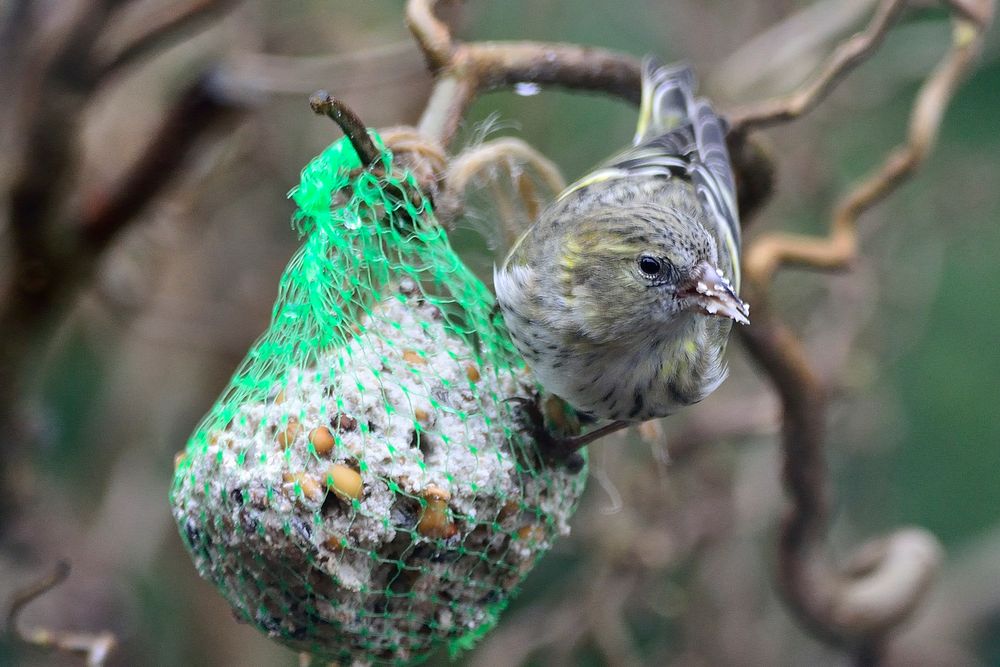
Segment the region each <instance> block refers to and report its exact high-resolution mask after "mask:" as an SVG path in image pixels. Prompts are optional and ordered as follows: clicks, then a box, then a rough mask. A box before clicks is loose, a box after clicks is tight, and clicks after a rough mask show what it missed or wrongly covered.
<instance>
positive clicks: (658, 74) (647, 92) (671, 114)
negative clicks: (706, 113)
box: [632, 56, 697, 146]
mask: <svg viewBox="0 0 1000 667" xmlns="http://www.w3.org/2000/svg"><path fill="white" fill-rule="evenodd" d="M696 85H697V82H696V80H695V76H694V70H692V69H691V66H690V65H688V64H686V63H681V64H675V65H664V64H662V63H661V62H660V61H659V60H658V59H657V58H655V57H653V56H647V57H646V58H645V59H644V60H643V61H642V104H641V105H640V108H639V122H638V124H637V125H636V128H635V139H633V142H632V143H633V144H635V145H636V146H638V145H639V144H641V143H643V142H644V141H646V140H647V139H650V138H652V137H658V136H660V135H663V134H666V133H667V132H670V131H671V130H674V129H676V128H678V127H680V126H682V125H686V124H687V123H689V122H691V120H692V119H693V118H694V117H696V116H697V111H696V103H695V98H694V90H695V87H696Z"/></svg>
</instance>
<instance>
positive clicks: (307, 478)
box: [281, 472, 323, 500]
mask: <svg viewBox="0 0 1000 667" xmlns="http://www.w3.org/2000/svg"><path fill="white" fill-rule="evenodd" d="M281 479H282V481H284V482H285V484H292V485H294V484H298V485H299V488H300V489H302V495H304V496H305V497H306V498H309V499H310V500H322V499H323V489H322V488H320V485H319V482H317V481H316V479H315V478H314V477H312V476H311V475H307V474H305V473H304V472H294V473H293V472H286V473H284V474H283V475H282V476H281ZM292 488H293V489H294V488H295V487H294V486H293V487H292Z"/></svg>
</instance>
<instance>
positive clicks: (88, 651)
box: [6, 561, 117, 667]
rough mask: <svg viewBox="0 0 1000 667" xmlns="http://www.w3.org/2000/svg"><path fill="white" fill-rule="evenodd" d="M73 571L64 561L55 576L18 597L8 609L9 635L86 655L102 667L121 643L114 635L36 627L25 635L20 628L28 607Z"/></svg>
mask: <svg viewBox="0 0 1000 667" xmlns="http://www.w3.org/2000/svg"><path fill="white" fill-rule="evenodd" d="M69 572H70V566H69V563H68V562H66V561H60V562H59V563H57V564H56V567H55V569H54V570H53V572H52V574H50V575H49V576H47V577H45V578H44V579H42V580H41V581H37V582H35V583H32V584H30V585H28V586H26V587H25V588H23V589H22V590H20V591H18V592H17V593H15V594H14V596H13V597H12V598H11V601H10V605H9V606H8V608H7V622H6V631H7V635H8V636H9V637H11V638H12V639H14V640H15V641H18V642H20V643H22V644H26V645H29V646H33V647H35V648H38V649H43V650H46V651H61V652H64V653H72V654H74V655H82V656H84V657H85V658H86V660H87V665H88V666H93V667H99V666H100V665H103V664H104V662H105V661H106V660H107V658H108V655H109V654H110V653H111V651H112V650H114V648H115V645H116V643H117V642H116V640H115V636H114V635H112V634H111V633H110V632H101V633H98V634H86V633H80V632H56V631H53V630H48V629H45V628H36V629H34V630H32V631H31V632H29V633H24V632H22V631H21V629H20V628H19V627H18V618H19V617H20V615H21V612H22V611H23V610H24V608H25V607H26V606H28V605H29V604H30V603H31V602H32V601H34V600H37V599H38V598H39V597H41V596H42V595H45V594H46V593H48V592H49V591H51V590H52V589H53V588H55V587H56V586H58V585H59V584H61V583H62V582H64V581H66V578H67V577H69Z"/></svg>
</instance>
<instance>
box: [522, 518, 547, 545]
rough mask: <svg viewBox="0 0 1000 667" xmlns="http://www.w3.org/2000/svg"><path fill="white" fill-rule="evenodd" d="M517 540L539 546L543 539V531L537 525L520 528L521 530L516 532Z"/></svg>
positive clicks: (532, 524)
mask: <svg viewBox="0 0 1000 667" xmlns="http://www.w3.org/2000/svg"><path fill="white" fill-rule="evenodd" d="M517 539H519V540H521V541H523V542H527V543H528V544H529V545H534V544H541V543H542V541H543V540H544V539H545V530H544V529H542V527H541V526H539V525H538V524H537V523H531V524H528V525H527V526H522V527H521V530H519V531H517Z"/></svg>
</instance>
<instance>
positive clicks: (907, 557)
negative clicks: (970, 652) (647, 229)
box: [740, 2, 988, 657]
mask: <svg viewBox="0 0 1000 667" xmlns="http://www.w3.org/2000/svg"><path fill="white" fill-rule="evenodd" d="M894 11H898V9H897V8H896V7H895V3H893V2H885V3H883V4H882V5H881V7H880V11H879V14H878V16H877V17H876V19H875V20H873V23H872V26H870V27H869V30H868V31H866V33H864V34H866V35H868V38H869V40H879V39H881V37H883V36H884V30H885V29H887V27H888V25H889V22H890V21H891V19H892V13H893V12H894ZM983 15H988V14H983ZM984 28H985V26H984V25H982V24H977V23H972V22H970V21H969V20H968V19H967V15H966V13H964V12H963V13H961V14H960V15H959V17H958V18H956V20H955V31H954V43H953V45H952V48H951V49H950V50H949V51H948V53H947V54H946V55H945V56H944V58H943V60H942V61H941V63H940V65H939V66H938V67H937V68H936V69H935V70H934V72H933V73H932V74H931V75H930V76H929V77H928V78H927V80H926V81H925V83H924V85H923V86H922V87H921V90H920V92H919V94H918V96H917V99H916V101H915V103H914V107H913V113H912V116H911V121H910V128H909V134H908V137H907V141H906V142H905V143H904V144H903V145H902V146H900V147H899V148H897V149H895V150H894V151H892V152H891V153H890V154H889V156H888V157H887V158H886V160H885V161H884V163H883V164H882V166H880V167H879V168H878V169H876V170H875V171H874V173H873V174H872V175H871V176H869V177H868V178H867V179H866V180H864V181H863V182H862V183H861V184H859V185H858V186H857V187H856V188H854V189H853V190H852V191H851V192H850V193H849V194H848V195H847V196H846V197H845V198H844V199H843V200H842V202H841V203H840V204H839V205H838V206H837V208H836V210H835V212H834V215H833V223H832V227H831V231H830V234H829V236H827V237H824V238H808V237H802V236H795V235H789V234H770V235H765V236H762V237H760V238H759V239H757V241H756V242H754V243H753V244H751V245H750V247H749V248H748V249H747V251H746V253H745V262H744V265H745V275H746V278H747V286H746V289H747V290H748V291H749V292H750V300H751V301H752V302H753V303H754V306H755V308H756V310H755V316H754V322H753V325H752V326H750V327H747V328H745V329H741V330H740V333H741V334H742V337H743V340H744V342H745V343H746V345H747V348H748V349H749V351H750V352H751V354H752V355H753V356H754V358H755V359H756V360H757V362H758V363H759V364H760V365H761V367H762V368H763V369H764V371H765V373H767V374H768V375H769V376H770V378H771V380H772V382H773V383H774V385H775V387H776V389H777V391H778V393H779V395H780V396H781V399H782V404H783V406H784V410H785V415H784V432H783V443H784V450H785V466H784V480H785V488H786V490H787V492H788V493H789V495H790V496H791V499H792V505H791V507H790V508H789V511H788V514H787V516H786V518H785V521H784V523H783V527H782V535H781V540H780V543H779V553H778V561H779V572H778V581H779V586H780V588H781V591H782V593H783V595H784V597H785V598H786V600H787V601H788V603H789V605H790V606H791V607H792V608H793V609H794V610H795V611H796V612H797V613H798V615H799V617H800V618H801V619H803V620H804V621H805V622H806V624H807V625H808V626H809V627H810V628H812V630H813V632H814V633H815V634H817V635H818V636H820V637H823V638H825V639H827V640H828V641H830V642H832V643H837V644H846V645H855V646H859V647H860V649H859V651H860V655H862V656H869V657H871V656H873V655H877V654H878V652H879V651H878V647H879V645H880V644H881V642H882V640H883V639H884V636H885V635H886V633H888V632H889V631H890V630H892V629H893V628H895V627H896V626H897V625H898V624H899V623H900V622H901V621H902V620H904V619H905V618H906V617H907V616H908V615H909V613H911V612H912V611H913V609H914V608H916V606H917V605H918V604H919V602H920V601H921V600H922V599H923V596H924V594H925V593H926V591H927V590H928V587H929V584H930V581H931V579H932V577H933V575H934V573H935V572H936V570H937V567H938V565H939V561H940V547H939V546H938V543H937V541H936V540H935V539H934V537H933V536H931V535H930V534H929V533H927V532H925V531H922V530H916V529H908V530H903V531H899V532H897V533H896V534H894V535H892V536H891V537H889V538H886V539H884V540H882V541H879V542H877V543H875V545H874V546H871V547H869V548H868V549H866V550H865V555H864V558H863V560H864V561H865V562H864V566H863V567H860V568H858V567H855V568H851V569H849V570H847V571H839V572H838V571H837V570H836V569H835V568H833V567H831V566H830V564H829V563H828V562H827V561H826V559H825V558H824V557H823V556H822V553H823V551H824V549H823V547H822V542H823V534H824V532H825V528H826V521H827V517H828V512H829V507H828V498H827V494H828V490H827V484H826V473H825V461H824V456H823V438H824V431H825V427H824V424H825V419H826V401H827V397H826V392H825V389H824V387H823V385H822V384H821V383H820V382H819V380H818V379H817V377H816V376H815V374H814V372H813V371H812V369H811V367H810V365H809V361H808V358H807V357H806V354H805V351H804V349H803V347H802V344H801V343H800V342H799V340H798V339H797V338H796V337H795V335H794V334H793V333H792V332H791V331H790V329H788V327H786V326H785V325H784V324H783V323H782V322H781V321H780V319H779V317H778V315H777V314H776V313H775V312H774V310H773V309H772V307H771V306H770V303H769V290H770V286H771V279H772V277H773V274H774V272H775V271H776V270H777V269H779V268H780V267H781V266H784V265H787V264H798V265H802V266H808V267H812V268H820V269H831V268H840V267H843V266H845V265H847V263H849V262H850V260H851V259H853V257H854V255H855V253H856V245H857V237H856V221H857V218H858V217H859V216H860V215H861V214H862V213H863V212H864V211H866V210H868V209H869V208H871V207H872V206H874V205H875V204H876V203H878V202H879V201H881V200H882V199H883V198H885V197H886V196H887V195H888V194H889V193H891V192H892V191H893V190H894V189H895V188H896V187H897V186H898V185H899V184H900V183H901V182H902V181H903V180H905V179H906V178H907V177H908V176H909V175H911V174H912V173H913V171H914V170H915V169H916V168H917V167H918V166H919V165H920V164H921V162H922V161H923V160H924V158H925V157H926V156H927V154H928V152H929V151H930V149H931V147H932V146H933V144H934V141H935V139H936V136H937V132H938V129H939V127H940V123H941V118H942V115H943V112H944V109H945V108H946V107H947V105H948V103H949V102H950V101H951V98H952V96H953V94H954V92H955V89H956V87H957V86H958V84H959V82H960V81H961V80H962V79H963V78H964V76H965V74H966V73H967V72H968V71H969V69H970V68H971V66H972V64H973V63H974V61H975V58H976V55H977V54H978V51H979V48H980V46H981V41H982V34H983V30H984ZM852 42H853V44H854V46H853V47H847V48H845V47H841V48H839V49H838V50H837V53H839V54H841V55H840V56H836V55H835V56H834V58H832V59H831V63H836V62H839V63H841V64H844V66H845V67H850V66H853V65H856V64H857V60H855V59H853V58H848V57H847V56H845V55H844V54H849V53H851V54H856V53H864V54H867V53H870V52H871V51H870V49H869V48H868V46H866V45H861V46H859V37H858V36H856V37H854V38H851V40H848V44H851V43H852ZM862 47H863V48H862ZM840 76H842V72H840V73H833V74H831V69H830V68H829V67H828V68H825V69H824V71H823V73H822V74H821V75H820V77H819V78H818V80H817V81H816V82H814V83H813V84H810V85H807V86H806V87H804V88H803V91H804V93H803V94H799V95H793V96H792V97H791V98H787V99H786V100H779V101H778V102H775V103H771V104H765V105H762V106H761V107H760V108H761V109H763V110H767V111H766V113H765V112H764V111H762V112H760V113H754V114H750V113H748V114H746V115H744V116H743V117H742V127H743V128H744V129H745V128H746V127H747V126H749V125H754V124H766V123H770V122H779V121H781V120H788V119H791V118H794V117H795V116H796V115H798V114H799V113H802V112H803V111H804V110H806V109H808V108H809V107H810V106H811V105H812V104H814V103H815V102H816V101H817V100H818V99H819V97H821V96H822V95H824V94H825V92H827V91H828V88H829V86H831V85H832V84H833V83H834V82H835V81H836V80H837V79H838V78H839V77H840Z"/></svg>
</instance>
